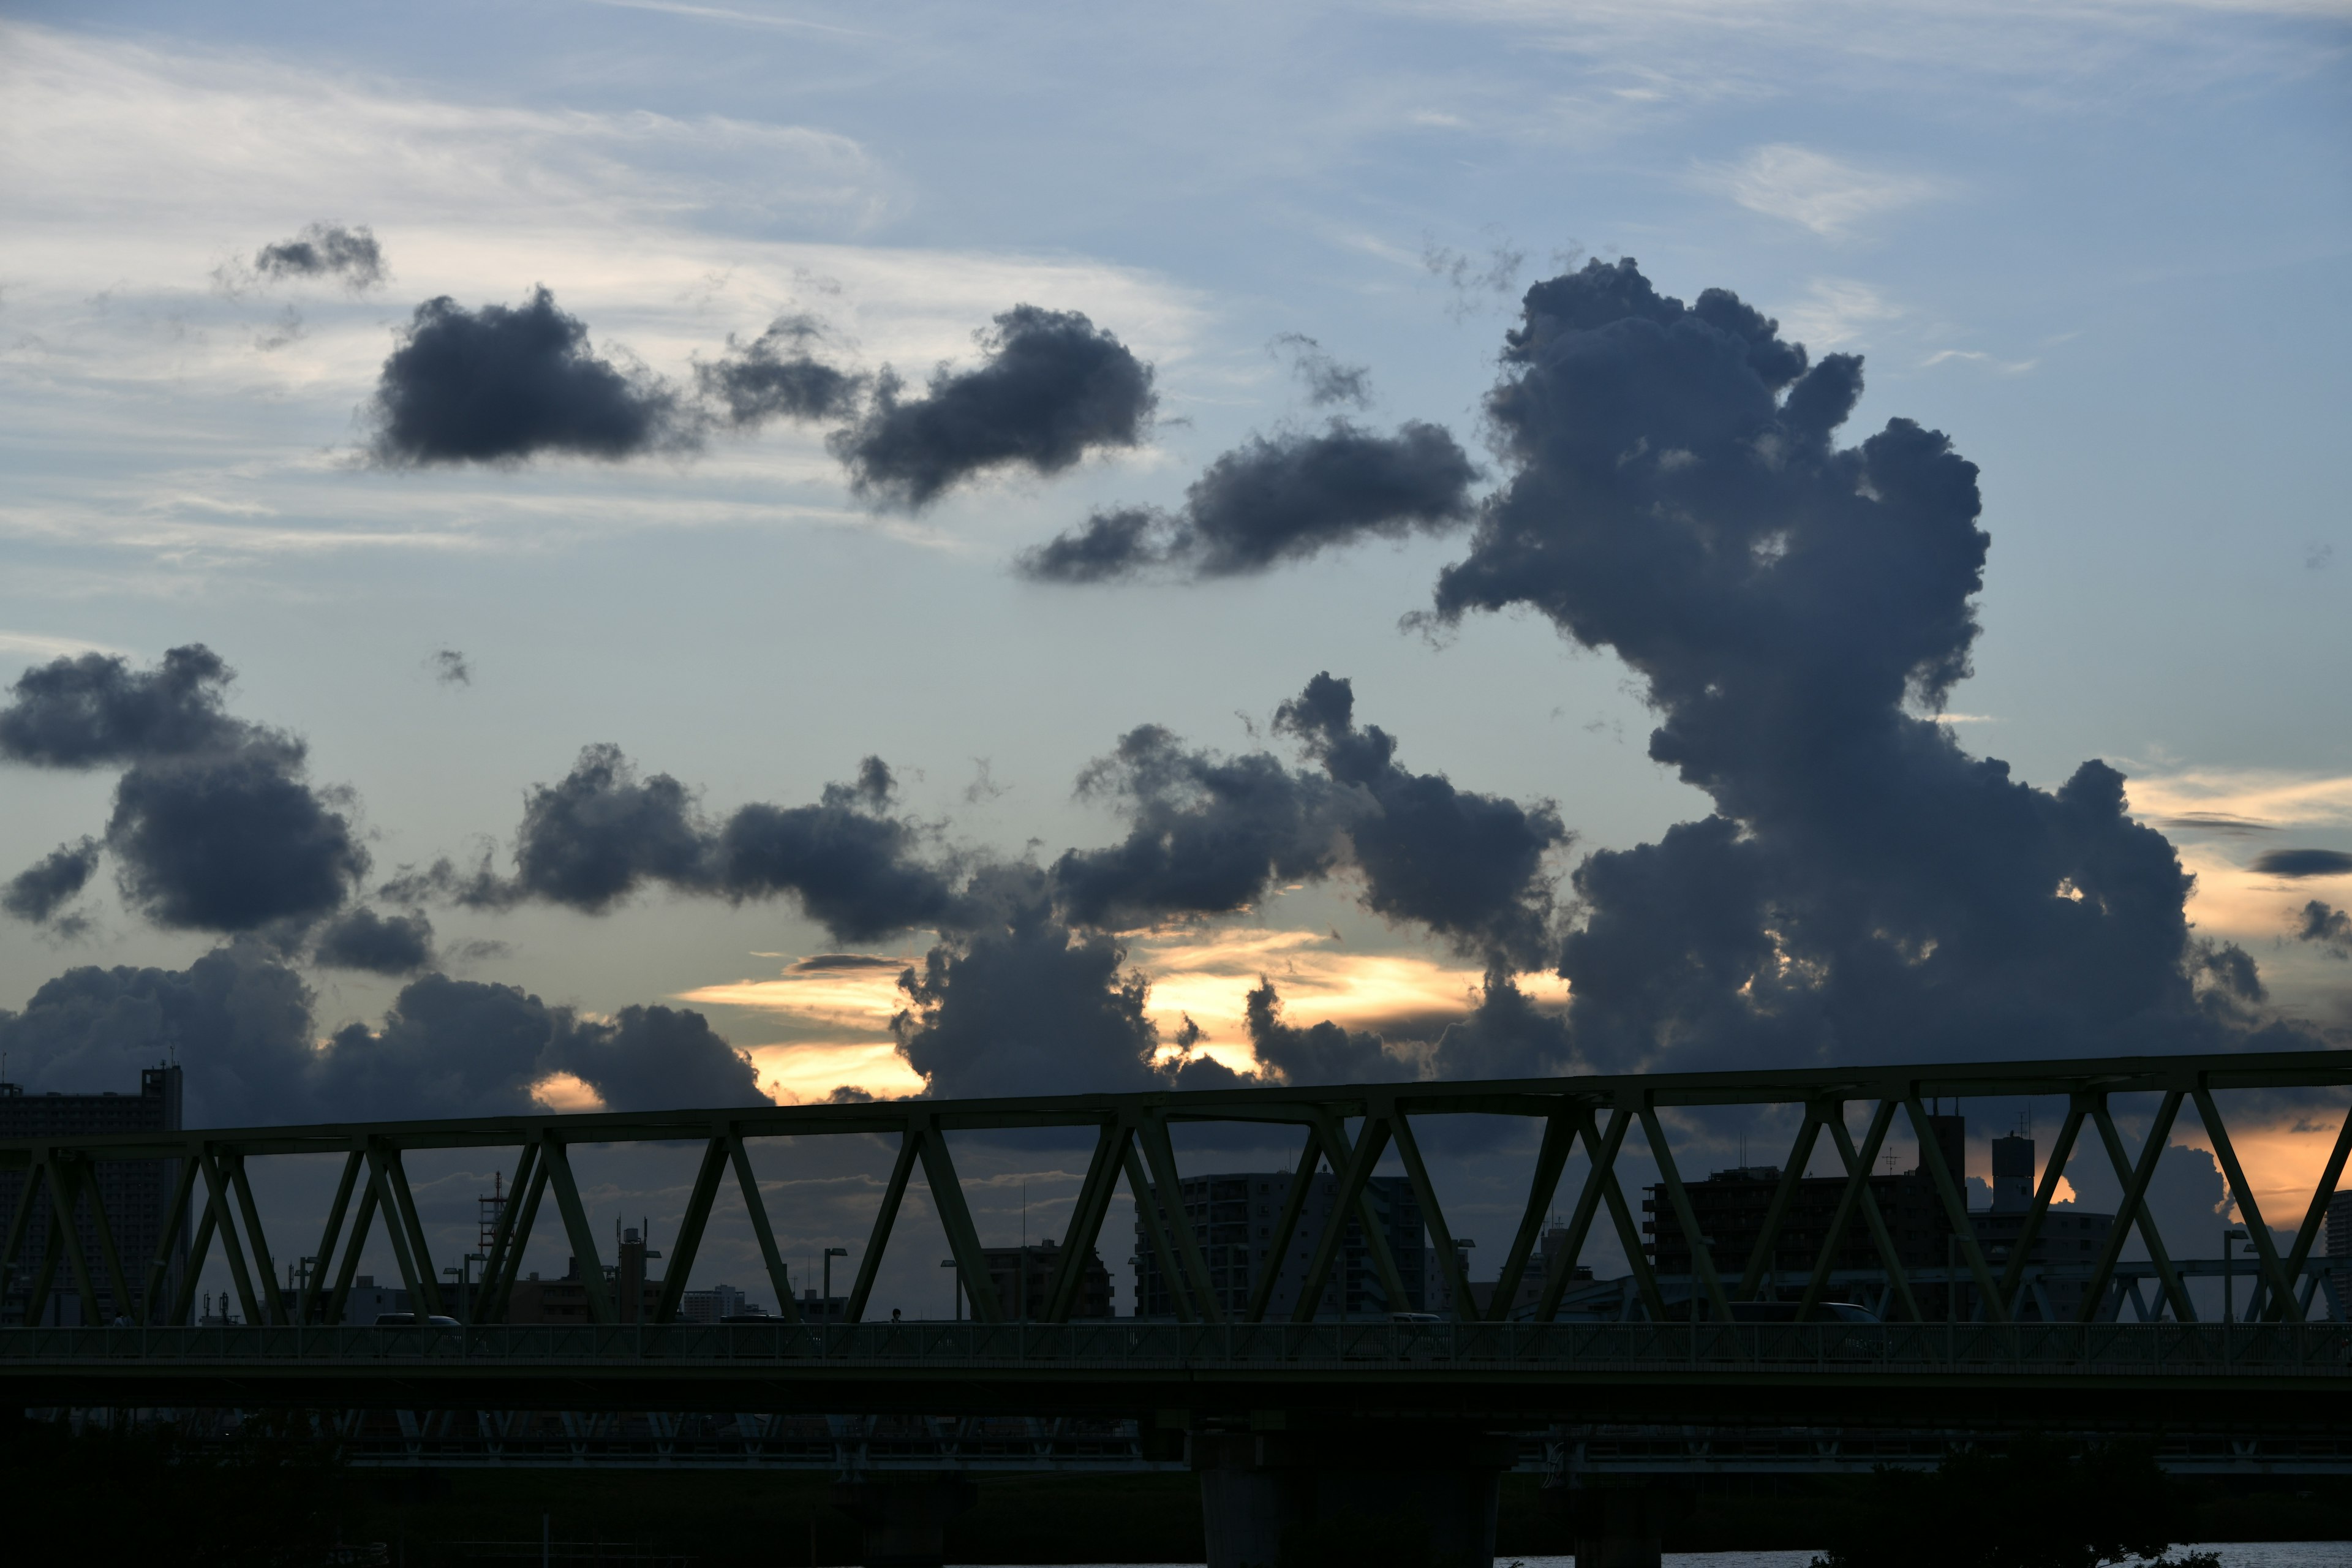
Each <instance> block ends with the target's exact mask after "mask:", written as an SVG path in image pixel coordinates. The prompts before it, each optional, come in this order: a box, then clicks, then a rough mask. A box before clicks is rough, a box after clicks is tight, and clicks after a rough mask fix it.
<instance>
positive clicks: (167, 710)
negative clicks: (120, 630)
mask: <svg viewBox="0 0 2352 1568" xmlns="http://www.w3.org/2000/svg"><path fill="white" fill-rule="evenodd" d="M233 679H236V672H235V671H234V670H232V669H230V668H228V666H227V665H226V664H225V663H223V662H222V660H221V658H220V656H219V655H218V654H216V653H215V652H213V650H212V649H210V648H208V647H205V646H204V645H203V644H202V643H191V644H190V645H188V646H187V647H175V648H173V649H172V650H171V651H170V652H168V653H166V654H165V655H164V656H163V661H162V662H161V663H159V664H158V665H157V666H156V667H155V668H153V669H150V670H134V669H132V668H131V666H130V664H129V662H128V661H126V660H125V659H123V658H121V656H120V655H118V654H100V653H86V654H83V655H81V656H80V657H79V658H59V659H57V660H54V661H53V662H51V663H48V664H45V665H37V666H35V667H34V668H30V669H27V670H26V671H25V673H24V674H22V675H20V676H18V677H17V678H16V684H15V685H14V686H12V687H10V688H9V700H8V703H7V706H5V708H0V758H5V759H6V760H7V761H9V762H15V763H32V764H34V765H35V766H38V767H58V768H94V767H105V766H110V765H117V764H121V763H131V762H137V761H142V760H145V759H149V758H154V757H172V756H184V755H186V754H188V753H190V752H203V751H212V750H217V749H220V748H222V747H224V746H228V745H233V744H235V743H236V742H239V741H240V740H242V739H243V738H244V736H245V735H246V733H247V729H248V727H247V725H245V724H243V723H242V722H241V721H237V720H235V719H232V718H230V717H229V716H228V712H227V710H226V707H225V706H224V705H223V700H222V698H223V693H224V692H225V690H226V688H227V686H228V683H229V682H230V681H231V680H233Z"/></svg>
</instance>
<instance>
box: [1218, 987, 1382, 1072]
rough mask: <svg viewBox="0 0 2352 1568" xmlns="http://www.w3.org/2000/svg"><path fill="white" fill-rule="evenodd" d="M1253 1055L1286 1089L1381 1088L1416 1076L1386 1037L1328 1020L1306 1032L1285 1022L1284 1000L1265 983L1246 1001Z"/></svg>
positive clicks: (1253, 991)
mask: <svg viewBox="0 0 2352 1568" xmlns="http://www.w3.org/2000/svg"><path fill="white" fill-rule="evenodd" d="M1244 1005H1245V1006H1246V1008H1247V1017H1248V1021H1249V1039H1250V1049H1251V1051H1252V1052H1253V1053H1254V1054H1255V1056H1256V1058H1257V1060H1258V1063H1259V1065H1260V1066H1261V1067H1264V1068H1267V1069H1269V1070H1270V1071H1272V1072H1273V1073H1275V1074H1276V1075H1278V1076H1279V1077H1280V1078H1281V1079H1282V1080H1283V1081H1284V1082H1286V1083H1381V1082H1387V1081H1391V1080H1394V1079H1410V1078H1412V1077H1413V1076H1414V1074H1413V1068H1412V1065H1411V1064H1410V1063H1407V1062H1405V1061H1402V1060H1401V1059H1399V1058H1396V1057H1393V1056H1391V1055H1390V1054H1389V1053H1388V1050H1387V1048H1386V1047H1385V1046H1384V1045H1383V1044H1382V1042H1381V1037H1380V1036H1378V1035H1375V1034H1372V1033H1370V1031H1368V1030H1360V1029H1343V1028H1341V1027H1340V1026H1339V1025H1337V1024H1334V1023H1332V1022H1331V1021H1330V1020H1329V1019H1328V1018H1327V1019H1325V1020H1323V1021H1322V1022H1321V1023H1318V1024H1313V1025H1309V1026H1307V1027H1305V1028H1300V1027H1297V1026H1295V1025H1291V1024H1286V1023H1284V1022H1283V1020H1282V997H1281V996H1280V994H1277V993H1276V990H1275V988H1274V983H1273V982H1272V981H1270V980H1266V979H1265V978H1263V977H1261V978H1260V979H1259V981H1258V983H1257V984H1256V985H1255V987H1253V988H1252V989H1251V991H1250V994H1249V995H1248V997H1247V999H1246V1002H1245V1004H1244Z"/></svg>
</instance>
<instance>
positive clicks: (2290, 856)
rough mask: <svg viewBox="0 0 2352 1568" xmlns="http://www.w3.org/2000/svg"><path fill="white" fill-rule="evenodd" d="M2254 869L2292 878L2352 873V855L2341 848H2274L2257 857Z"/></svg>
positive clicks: (2273, 875) (2264, 874)
mask: <svg viewBox="0 0 2352 1568" xmlns="http://www.w3.org/2000/svg"><path fill="white" fill-rule="evenodd" d="M2254 869H2255V870H2257V871H2260V872H2261V873H2262V874H2263V876H2265V877H2286V878H2291V879H2293V878H2303V877H2346V876H2352V855H2347V854H2346V853H2345V852H2344V851H2343V850H2341V849H2271V850H2265V851H2264V852H2263V853H2262V854H2260V855H2258V856H2256V857H2254Z"/></svg>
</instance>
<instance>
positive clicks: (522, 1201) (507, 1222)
mask: <svg viewBox="0 0 2352 1568" xmlns="http://www.w3.org/2000/svg"><path fill="white" fill-rule="evenodd" d="M546 1193H547V1162H546V1161H545V1160H543V1159H541V1157H540V1152H539V1145H538V1144H536V1143H525V1144H524V1145H523V1146H522V1147H521V1149H520V1151H518V1152H516V1154H515V1171H514V1182H513V1184H512V1185H510V1186H509V1187H508V1188H507V1201H506V1202H505V1203H504V1204H503V1205H500V1206H499V1222H498V1224H497V1225H496V1226H493V1227H492V1229H491V1231H490V1255H489V1257H488V1258H484V1259H483V1260H482V1280H483V1289H482V1299H481V1302H480V1304H479V1306H478V1308H477V1309H476V1310H475V1313H474V1321H476V1322H481V1323H500V1322H504V1321H506V1316H507V1303H508V1302H509V1300H512V1299H513V1296H514V1286H515V1279H516V1278H517V1277H518V1276H519V1275H520V1274H521V1273H522V1258H523V1249H524V1248H525V1247H529V1246H530V1227H531V1226H532V1224H533V1222H535V1221H536V1220H537V1219H538V1218H539V1205H540V1200H541V1198H542V1197H544V1196H545V1195H546Z"/></svg>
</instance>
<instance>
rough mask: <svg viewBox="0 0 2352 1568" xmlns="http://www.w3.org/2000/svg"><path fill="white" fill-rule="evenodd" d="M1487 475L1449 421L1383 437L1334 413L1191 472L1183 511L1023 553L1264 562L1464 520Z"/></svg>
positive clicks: (1106, 575) (1058, 563)
mask: <svg viewBox="0 0 2352 1568" xmlns="http://www.w3.org/2000/svg"><path fill="white" fill-rule="evenodd" d="M1477 478H1478V469H1477V467H1476V465H1475V464H1474V463H1472V462H1471V461H1470V458H1469V454H1467V453H1465V451H1463V450H1462V447H1460V445H1459V444H1458V443H1456V442H1455V441H1454V437H1453V436H1452V435H1451V434H1450V433H1448V432H1447V431H1445V430H1444V429H1443V428H1442V427H1440V426H1435V425H1431V424H1428V423H1426V422H1424V421H1422V420H1408V421H1407V422H1406V423H1405V424H1403V425H1402V426H1399V427H1398V429H1397V432H1396V434H1395V435H1393V436H1382V435H1380V434H1378V433H1377V432H1374V431H1370V430H1366V429H1364V428H1362V427H1361V426H1357V425H1355V424H1352V423H1350V422H1349V421H1348V420H1345V419H1334V420H1332V421H1331V422H1330V423H1329V424H1328V426H1325V427H1324V428H1323V429H1322V430H1320V431H1316V432H1311V433H1309V432H1292V433H1288V434H1284V435H1278V436H1273V437H1267V436H1253V437H1250V438H1249V439H1248V440H1247V441H1245V442H1244V444H1243V445H1242V446H1240V447H1236V448H1234V450H1233V451H1230V452H1227V453H1225V454H1223V456H1222V457H1220V458H1217V459H1216V461H1214V462H1213V463H1211V464H1210V465H1209V467H1208V468H1206V469H1205V470H1204V471H1203V472H1202V475H1201V477H1200V478H1199V479H1195V480H1193V481H1192V485H1191V486H1190V487H1189V488H1187V489H1186V490H1185V492H1184V505H1183V507H1182V508H1181V510H1178V511H1176V512H1174V513H1167V514H1163V513H1158V512H1153V511H1151V510H1147V509H1138V508H1126V509H1120V510H1111V511H1107V512H1097V513H1096V514H1095V515H1094V516H1092V517H1091V518H1089V519H1088V520H1087V521H1086V522H1085V523H1083V524H1081V525H1080V526H1079V527H1078V528H1076V529H1074V530H1072V531H1068V532H1066V533H1064V534H1062V535H1060V536H1059V537H1058V538H1055V539H1054V540H1053V541H1051V542H1048V543H1046V544H1045V545H1043V546H1041V547H1039V548H1038V549H1036V550H1034V551H1031V552H1028V553H1027V554H1025V555H1024V556H1023V557H1022V558H1021V560H1020V563H1019V569H1020V571H1021V572H1022V574H1024V575H1025V576H1028V577H1031V578H1033V579H1035V580H1038V581H1042V582H1061V583H1095V582H1102V581H1106V580H1108V579H1110V578H1114V577H1123V576H1132V575H1138V574H1143V573H1147V572H1151V571H1157V570H1173V571H1177V572H1180V573H1182V574H1187V575H1191V576H1193V577H1230V576H1238V575H1244V574H1251V573H1258V572H1265V571H1267V570H1270V569H1271V568H1273V567H1276V566H1278V565H1281V564H1283V563H1286V562H1290V561H1301V560H1305V559H1306V558H1307V557H1308V556H1311V555H1316V554H1318V553H1320V552H1323V551H1326V550H1333V549H1338V548H1339V547H1341V546H1344V545H1349V544H1353V543H1356V542H1360V541H1363V540H1367V539H1402V538H1404V537H1405V536H1407V535H1409V534H1412V533H1414V532H1432V533H1433V532H1443V531H1447V530H1449V529H1453V528H1457V527H1460V526H1462V525H1464V524H1465V523H1467V522H1468V521H1469V520H1470V516H1471V506H1470V487H1471V485H1472V484H1473V483H1475V481H1476V479H1477Z"/></svg>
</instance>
